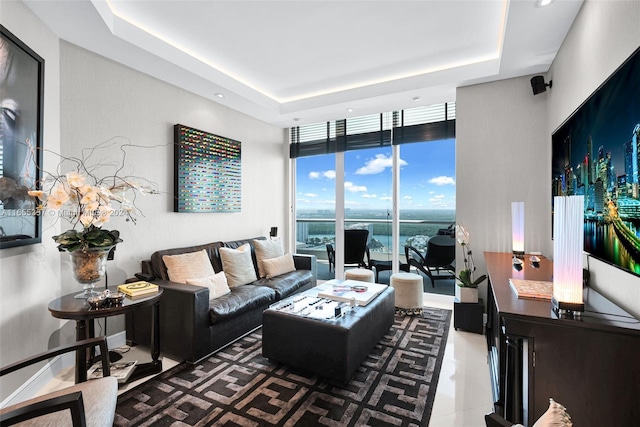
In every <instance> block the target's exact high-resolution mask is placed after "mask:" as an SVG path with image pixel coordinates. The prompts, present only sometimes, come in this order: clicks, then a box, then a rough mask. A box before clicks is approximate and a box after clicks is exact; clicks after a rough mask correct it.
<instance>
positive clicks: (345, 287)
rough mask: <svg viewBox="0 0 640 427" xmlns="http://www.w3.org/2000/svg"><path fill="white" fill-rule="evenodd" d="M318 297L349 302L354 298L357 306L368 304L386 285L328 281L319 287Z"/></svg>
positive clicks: (353, 281) (351, 281) (355, 281)
mask: <svg viewBox="0 0 640 427" xmlns="http://www.w3.org/2000/svg"><path fill="white" fill-rule="evenodd" d="M319 288H320V292H318V296H319V297H322V298H329V299H332V300H334V301H341V302H350V301H351V298H354V299H355V301H356V303H357V304H358V305H359V306H364V305H367V304H369V303H370V302H371V301H373V299H374V298H375V297H377V296H378V295H379V294H380V293H382V291H384V290H385V289H387V288H388V286H387V285H381V284H378V283H369V282H359V281H357V280H345V281H342V282H338V281H333V280H330V281H328V282H325V283H323V284H322V285H320V286H319Z"/></svg>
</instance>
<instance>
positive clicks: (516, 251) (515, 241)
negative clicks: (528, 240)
mask: <svg viewBox="0 0 640 427" xmlns="http://www.w3.org/2000/svg"><path fill="white" fill-rule="evenodd" d="M511 240H512V245H513V247H512V249H513V255H514V256H515V257H517V258H522V257H523V256H524V202H512V203H511Z"/></svg>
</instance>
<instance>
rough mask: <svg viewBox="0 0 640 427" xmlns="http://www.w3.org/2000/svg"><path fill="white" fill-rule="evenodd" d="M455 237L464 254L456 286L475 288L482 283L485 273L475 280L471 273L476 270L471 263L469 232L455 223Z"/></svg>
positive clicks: (485, 276) (471, 253)
mask: <svg viewBox="0 0 640 427" xmlns="http://www.w3.org/2000/svg"><path fill="white" fill-rule="evenodd" d="M456 238H457V240H458V243H460V246H462V251H463V256H464V269H463V270H461V271H460V275H459V277H456V279H458V280H459V283H458V286H460V287H461V288H477V287H478V285H479V284H480V283H482V282H483V281H484V280H485V279H486V278H487V275H486V274H483V275H482V276H480V277H478V278H477V279H476V280H473V273H474V272H475V271H476V266H475V265H474V264H473V252H472V251H471V247H470V246H469V238H470V235H469V232H468V231H467V230H466V229H465V228H464V227H463V226H462V225H460V224H457V225H456Z"/></svg>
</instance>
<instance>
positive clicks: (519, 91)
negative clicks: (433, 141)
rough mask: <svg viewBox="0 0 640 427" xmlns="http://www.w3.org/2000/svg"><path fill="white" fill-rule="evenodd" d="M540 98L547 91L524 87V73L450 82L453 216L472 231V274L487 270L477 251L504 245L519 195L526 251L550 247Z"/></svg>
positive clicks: (505, 248)
mask: <svg viewBox="0 0 640 427" xmlns="http://www.w3.org/2000/svg"><path fill="white" fill-rule="evenodd" d="M546 103H547V99H546V95H544V94H543V95H538V96H536V97H534V96H533V94H532V93H531V85H530V83H529V77H520V78H514V79H508V80H502V81H499V82H494V83H487V84H481V85H475V86H469V87H463V88H459V89H458V90H457V93H456V188H457V190H456V220H457V221H458V223H460V224H462V225H464V226H465V227H466V228H467V230H468V231H469V233H470V234H471V239H470V247H471V249H472V250H473V251H474V255H473V259H474V261H475V264H476V266H477V268H478V272H477V274H478V275H480V274H484V273H485V272H486V267H485V263H484V257H483V255H482V253H483V252H484V251H494V252H511V202H524V203H525V239H524V241H525V251H526V252H531V251H539V252H542V253H544V254H549V250H550V249H549V241H550V238H551V215H550V212H551V203H550V201H549V200H547V199H545V194H547V193H548V192H549V189H550V188H551V186H550V176H551V162H550V159H551V143H550V135H549V134H548V132H547V122H546ZM456 246H457V251H458V252H457V254H456V255H457V259H458V260H462V259H463V257H462V252H461V249H460V246H459V245H456ZM456 264H457V267H458V268H459V269H460V268H462V266H463V264H462V262H461V261H459V262H457V263H456ZM476 277H477V276H476ZM486 285H487V282H486V281H485V282H484V283H483V284H482V285H481V288H480V295H481V296H482V295H485V296H486ZM483 298H484V297H483Z"/></svg>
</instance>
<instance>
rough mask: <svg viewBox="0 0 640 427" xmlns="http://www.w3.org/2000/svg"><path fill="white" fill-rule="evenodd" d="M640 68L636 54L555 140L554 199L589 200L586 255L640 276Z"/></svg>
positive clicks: (639, 57)
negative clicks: (571, 196) (573, 197)
mask: <svg viewBox="0 0 640 427" xmlns="http://www.w3.org/2000/svg"><path fill="white" fill-rule="evenodd" d="M639 62H640V55H639V54H638V52H636V53H635V54H634V55H633V56H632V57H631V58H630V60H629V61H627V62H626V63H625V65H624V66H622V67H621V68H620V69H619V70H618V71H617V72H616V73H615V74H614V75H613V76H612V77H611V78H610V79H609V80H608V81H607V82H606V83H605V84H604V85H603V86H602V87H601V88H600V89H599V90H598V91H596V92H595V93H594V94H593V95H592V96H591V97H590V98H589V99H588V100H587V101H586V102H585V103H584V104H583V105H582V106H581V107H580V108H579V109H578V110H577V111H576V112H575V114H574V115H573V116H572V117H571V118H570V119H569V120H567V122H565V124H563V125H562V126H561V127H560V128H559V129H558V130H557V131H556V132H555V133H554V134H553V136H552V140H553V160H552V175H553V176H552V195H553V196H570V195H582V196H584V204H585V205H584V217H585V221H584V249H585V251H586V252H588V253H590V254H592V255H593V256H595V257H597V258H600V259H602V260H604V261H607V262H610V263H613V264H615V265H618V266H620V267H622V268H625V269H628V270H630V271H631V272H634V273H636V274H640V66H639V64H638V63H639ZM555 232H556V231H555V230H554V233H555Z"/></svg>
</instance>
